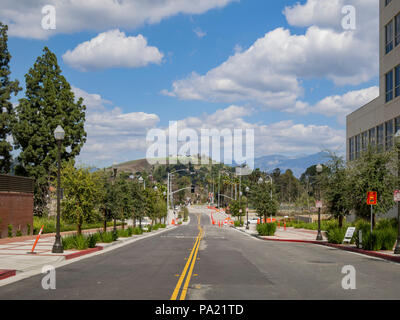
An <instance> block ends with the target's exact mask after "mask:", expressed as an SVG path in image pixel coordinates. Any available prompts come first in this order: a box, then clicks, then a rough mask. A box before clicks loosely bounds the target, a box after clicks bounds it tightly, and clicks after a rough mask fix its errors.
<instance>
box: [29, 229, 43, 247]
mask: <svg viewBox="0 0 400 320" xmlns="http://www.w3.org/2000/svg"><path fill="white" fill-rule="evenodd" d="M43 228H44V225H43V226H42V227H41V228H40V231H39V234H38V236H37V237H36V240H35V243H34V244H33V247H32V250H31V252H30V253H35V248H36V245H37V243H38V241H39V239H40V235H41V234H42V232H43Z"/></svg>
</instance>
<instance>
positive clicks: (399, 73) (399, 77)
mask: <svg viewBox="0 0 400 320" xmlns="http://www.w3.org/2000/svg"><path fill="white" fill-rule="evenodd" d="M394 78H395V79H394V96H395V97H398V96H400V65H398V66H397V67H396V68H395V69H394Z"/></svg>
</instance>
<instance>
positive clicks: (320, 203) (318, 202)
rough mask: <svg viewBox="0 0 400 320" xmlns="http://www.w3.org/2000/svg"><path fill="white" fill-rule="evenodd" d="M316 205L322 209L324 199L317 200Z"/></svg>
mask: <svg viewBox="0 0 400 320" xmlns="http://www.w3.org/2000/svg"><path fill="white" fill-rule="evenodd" d="M315 207H316V208H317V209H322V201H316V202H315Z"/></svg>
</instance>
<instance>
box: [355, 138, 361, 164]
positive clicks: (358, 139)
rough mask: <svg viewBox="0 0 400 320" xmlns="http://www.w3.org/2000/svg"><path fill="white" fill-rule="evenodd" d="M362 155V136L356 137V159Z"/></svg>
mask: <svg viewBox="0 0 400 320" xmlns="http://www.w3.org/2000/svg"><path fill="white" fill-rule="evenodd" d="M360 154H361V135H360V134H359V135H358V136H356V159H358V158H360Z"/></svg>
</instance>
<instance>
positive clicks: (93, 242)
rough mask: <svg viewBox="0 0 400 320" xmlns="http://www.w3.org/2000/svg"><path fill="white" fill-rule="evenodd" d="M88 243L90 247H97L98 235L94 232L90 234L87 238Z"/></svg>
mask: <svg viewBox="0 0 400 320" xmlns="http://www.w3.org/2000/svg"><path fill="white" fill-rule="evenodd" d="M87 243H88V247H89V248H94V247H96V243H97V237H96V236H95V235H94V234H91V235H90V236H88V238H87Z"/></svg>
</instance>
